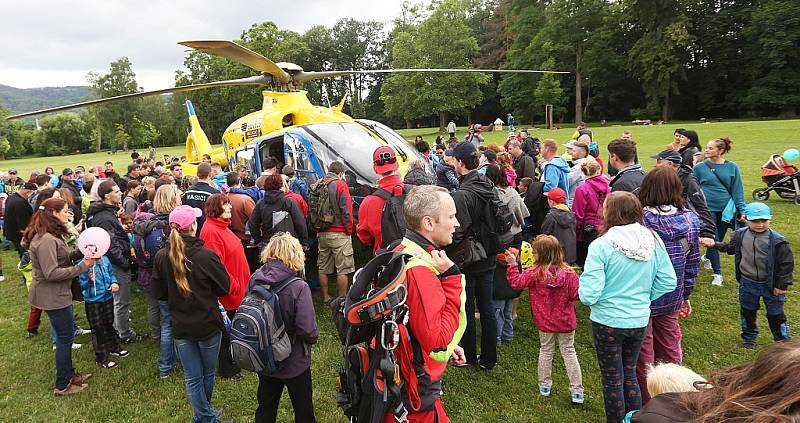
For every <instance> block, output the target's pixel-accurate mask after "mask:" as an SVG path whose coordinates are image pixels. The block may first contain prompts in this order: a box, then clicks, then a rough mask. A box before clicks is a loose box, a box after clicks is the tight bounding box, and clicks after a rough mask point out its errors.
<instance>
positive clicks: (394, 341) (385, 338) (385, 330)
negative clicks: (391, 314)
mask: <svg viewBox="0 0 800 423" xmlns="http://www.w3.org/2000/svg"><path fill="white" fill-rule="evenodd" d="M398 345H400V328H399V327H398V326H397V322H395V321H394V320H387V321H385V322H383V326H381V347H383V349H385V350H386V351H394V349H395V348H397V346H398Z"/></svg>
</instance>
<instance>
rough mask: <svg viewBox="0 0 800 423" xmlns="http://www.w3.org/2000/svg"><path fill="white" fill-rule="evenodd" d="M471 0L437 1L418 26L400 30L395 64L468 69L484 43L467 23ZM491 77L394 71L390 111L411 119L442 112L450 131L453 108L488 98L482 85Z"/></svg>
mask: <svg viewBox="0 0 800 423" xmlns="http://www.w3.org/2000/svg"><path fill="white" fill-rule="evenodd" d="M466 6H467V3H466V1H465V0H441V1H435V2H433V3H432V4H431V14H430V16H429V17H428V18H427V19H425V20H424V21H423V22H422V23H420V24H419V25H418V26H417V27H414V28H408V30H407V31H403V32H401V33H398V34H396V37H395V44H394V47H393V49H392V66H393V67H394V68H414V67H421V68H468V67H472V66H473V65H472V60H473V59H474V58H475V57H476V56H477V54H478V51H479V50H478V43H477V41H476V40H475V37H474V36H473V35H472V29H471V28H469V26H467V24H466V23H465V22H466V19H467V16H466V15H465V12H464V11H465V10H466ZM488 81H489V77H488V76H487V75H484V74H478V73H455V72H454V73H436V74H430V73H424V72H414V73H408V74H394V75H391V76H390V77H389V78H387V80H386V83H384V84H383V86H382V88H381V98H382V99H383V101H384V103H385V104H386V112H387V114H388V115H390V116H402V117H404V118H406V119H411V118H419V117H425V116H431V115H438V116H439V127H440V128H439V129H440V131H444V126H445V125H446V124H447V117H448V114H449V113H464V112H467V111H469V110H470V109H471V108H472V107H474V106H475V105H477V104H479V103H480V102H481V100H482V98H483V94H482V92H481V87H482V86H483V85H485V84H486V83H487V82H488Z"/></svg>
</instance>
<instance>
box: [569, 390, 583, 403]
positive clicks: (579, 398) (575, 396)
mask: <svg viewBox="0 0 800 423" xmlns="http://www.w3.org/2000/svg"><path fill="white" fill-rule="evenodd" d="M572 403H573V404H583V392H573V393H572Z"/></svg>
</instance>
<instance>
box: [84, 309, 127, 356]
mask: <svg viewBox="0 0 800 423" xmlns="http://www.w3.org/2000/svg"><path fill="white" fill-rule="evenodd" d="M84 304H85V306H86V320H88V321H89V327H91V328H92V346H93V347H94V355H95V360H96V361H97V362H98V363H102V362H104V361H106V360H108V354H109V353H112V352H119V351H120V346H119V338H117V330H116V329H114V300H108V301H105V302H101V303H84Z"/></svg>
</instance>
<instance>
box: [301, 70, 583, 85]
mask: <svg viewBox="0 0 800 423" xmlns="http://www.w3.org/2000/svg"><path fill="white" fill-rule="evenodd" d="M409 72H441V73H444V72H478V73H547V74H564V73H570V72H564V71H550V70H530V69H372V70H347V71H324V72H298V73H296V74H293V75H292V78H293V79H294V80H295V81H297V82H303V81H313V80H315V79H321V78H332V77H336V76H343V75H352V74H370V73H409Z"/></svg>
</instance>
